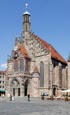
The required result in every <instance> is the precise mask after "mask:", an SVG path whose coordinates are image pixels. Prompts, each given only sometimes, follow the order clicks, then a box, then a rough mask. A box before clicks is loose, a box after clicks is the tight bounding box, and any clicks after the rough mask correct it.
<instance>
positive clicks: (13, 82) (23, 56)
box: [6, 11, 68, 97]
mask: <svg viewBox="0 0 70 115" xmlns="http://www.w3.org/2000/svg"><path fill="white" fill-rule="evenodd" d="M30 18H31V15H30V13H29V12H28V11H26V12H24V14H23V23H22V26H23V29H22V36H21V39H20V40H19V38H18V37H16V39H15V45H14V48H13V50H12V53H11V56H10V58H9V59H8V61H7V65H8V67H7V72H6V95H8V94H11V95H12V96H16V97H17V96H27V95H28V94H30V95H31V96H33V97H39V96H41V94H43V93H48V94H49V95H54V96H61V91H62V90H64V89H67V88H68V75H67V62H66V61H65V60H64V58H63V57H62V56H61V55H60V54H59V53H58V52H57V51H56V49H55V48H54V47H53V46H52V45H51V44H49V43H48V42H46V41H44V40H43V39H41V38H40V37H39V36H37V35H36V34H34V33H32V32H31V21H30Z"/></svg>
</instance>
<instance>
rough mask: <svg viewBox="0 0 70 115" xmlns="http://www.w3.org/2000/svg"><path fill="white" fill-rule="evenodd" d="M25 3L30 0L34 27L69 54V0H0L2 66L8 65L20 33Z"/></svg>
mask: <svg viewBox="0 0 70 115" xmlns="http://www.w3.org/2000/svg"><path fill="white" fill-rule="evenodd" d="M25 3H28V4H29V7H28V11H29V12H30V14H31V29H32V31H33V32H34V33H35V34H37V35H38V36H39V37H41V38H42V39H44V40H45V41H47V42H49V43H50V44H52V45H53V46H54V48H55V49H56V50H57V51H58V52H59V53H60V54H61V55H62V56H63V57H64V59H66V60H67V58H68V54H69V52H70V0H0V70H3V69H5V66H6V63H7V58H8V55H10V54H11V51H12V49H13V47H14V41H15V37H16V35H17V36H18V37H20V36H21V32H22V15H23V13H24V12H25V11H26V8H25Z"/></svg>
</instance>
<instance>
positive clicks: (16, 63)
mask: <svg viewBox="0 0 70 115" xmlns="http://www.w3.org/2000/svg"><path fill="white" fill-rule="evenodd" d="M14 71H18V61H17V60H15V61H14Z"/></svg>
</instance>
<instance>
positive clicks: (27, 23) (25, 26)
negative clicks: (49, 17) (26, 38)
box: [23, 4, 31, 35]
mask: <svg viewBox="0 0 70 115" xmlns="http://www.w3.org/2000/svg"><path fill="white" fill-rule="evenodd" d="M27 6H28V4H26V8H27ZM30 27H31V23H30V13H29V12H28V11H27V10H26V11H25V12H24V14H23V34H24V35H25V34H26V33H29V32H30V30H31V29H30Z"/></svg>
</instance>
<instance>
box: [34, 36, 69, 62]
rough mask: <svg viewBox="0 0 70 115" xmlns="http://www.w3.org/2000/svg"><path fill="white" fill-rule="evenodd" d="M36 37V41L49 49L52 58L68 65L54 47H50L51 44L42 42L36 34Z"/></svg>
mask: <svg viewBox="0 0 70 115" xmlns="http://www.w3.org/2000/svg"><path fill="white" fill-rule="evenodd" d="M32 35H33V36H34V38H35V39H37V40H38V41H39V42H40V43H41V44H43V45H44V46H45V47H46V48H48V49H49V51H50V52H51V56H52V58H54V59H56V60H58V61H60V62H62V63H64V64H67V62H66V61H65V60H64V58H63V57H62V56H61V55H60V54H59V53H58V52H57V51H56V50H55V48H54V47H52V45H50V44H49V43H47V42H45V41H44V40H42V39H41V38H40V37H38V36H37V35H35V34H32Z"/></svg>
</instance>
